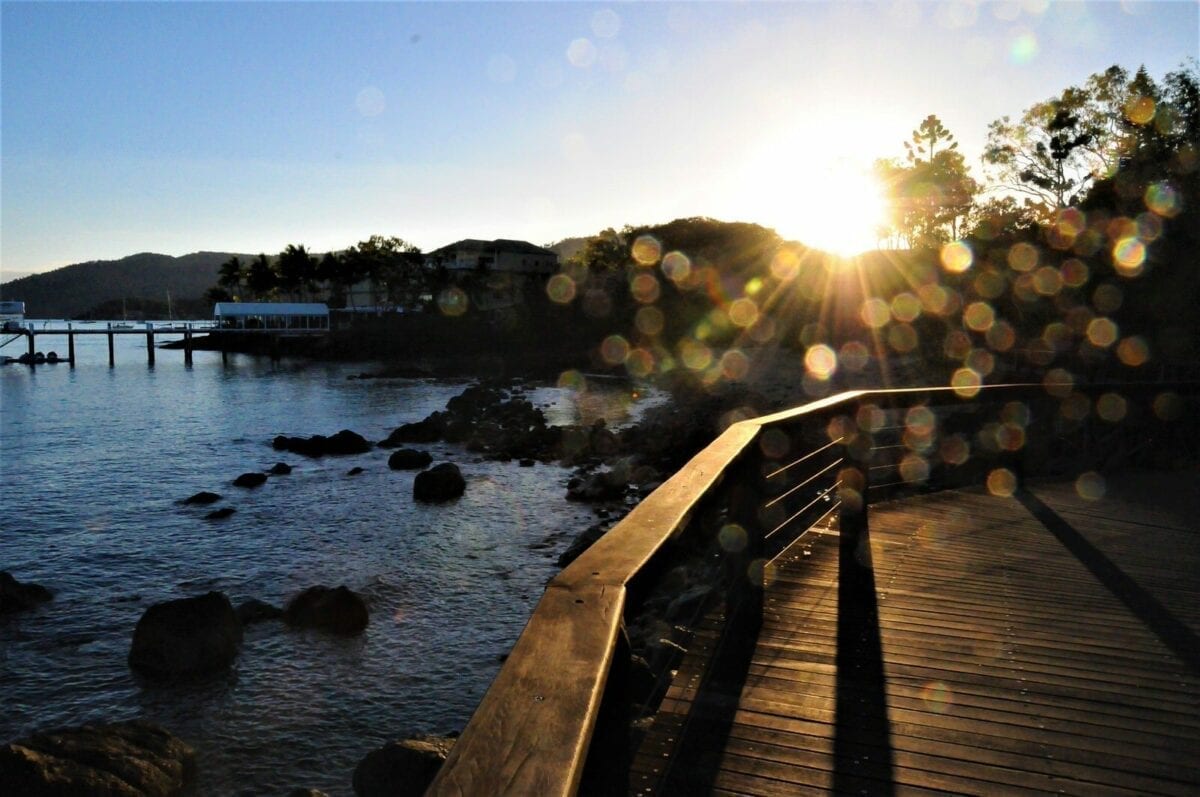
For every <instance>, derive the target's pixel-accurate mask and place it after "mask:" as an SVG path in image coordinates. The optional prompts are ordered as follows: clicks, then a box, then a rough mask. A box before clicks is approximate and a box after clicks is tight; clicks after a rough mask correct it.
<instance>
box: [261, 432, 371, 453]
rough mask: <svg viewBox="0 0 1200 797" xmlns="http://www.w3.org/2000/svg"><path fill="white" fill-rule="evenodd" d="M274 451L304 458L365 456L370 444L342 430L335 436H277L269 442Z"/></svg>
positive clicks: (357, 435)
mask: <svg viewBox="0 0 1200 797" xmlns="http://www.w3.org/2000/svg"><path fill="white" fill-rule="evenodd" d="M271 445H272V447H273V448H274V449H275V450H276V451H291V452H293V453H295V454H300V455H302V456H306V457H323V456H325V455H326V454H332V455H343V454H365V453H366V452H368V451H370V450H371V444H370V443H368V442H367V440H366V438H364V437H363V436H362V435H360V434H358V433H357V432H352V431H350V430H349V429H343V430H342V431H340V432H338V433H337V434H335V435H331V436H330V437H326V436H324V435H319V434H317V435H313V436H312V437H288V436H286V435H279V436H278V437H276V438H275V439H274V440H273V441H272V442H271Z"/></svg>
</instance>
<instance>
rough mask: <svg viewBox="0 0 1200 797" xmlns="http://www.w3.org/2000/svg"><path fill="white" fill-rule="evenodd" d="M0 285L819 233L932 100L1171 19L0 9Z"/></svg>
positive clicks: (957, 95) (1035, 73)
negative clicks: (356, 249) (507, 244)
mask: <svg viewBox="0 0 1200 797" xmlns="http://www.w3.org/2000/svg"><path fill="white" fill-rule="evenodd" d="M2 8H3V10H2V55H0V58H2V63H0V68H2V71H0V80H2V85H0V89H2V114H3V115H2V133H3V139H2V157H3V160H2V170H3V171H2V178H3V186H2V189H0V190H2V196H0V199H2V202H3V204H2V206H0V236H2V237H0V268H2V269H3V271H4V272H5V274H4V278H6V279H7V278H11V276H12V275H13V272H24V271H41V270H46V269H49V268H54V267H58V266H61V265H65V264H68V263H74V262H79V261H84V260H92V259H108V258H117V257H122V256H125V255H128V254H132V253H134V252H140V251H154V252H164V253H167V254H175V255H179V254H185V253H188V252H192V251H196V250H200V249H209V250H222V251H238V252H250V253H255V252H259V251H266V252H268V253H273V252H278V251H279V250H280V249H282V248H283V247H284V246H285V245H286V244H288V243H303V244H306V245H308V246H309V247H310V249H313V250H315V251H324V250H327V249H331V248H344V247H346V246H348V245H350V244H353V243H354V242H356V241H358V240H360V239H363V238H366V237H367V236H369V235H371V234H372V233H383V234H389V235H399V236H401V237H403V238H405V239H407V240H409V241H411V242H413V243H415V244H417V245H418V246H420V247H421V248H422V249H425V250H428V249H432V248H436V247H438V246H441V245H443V244H446V243H449V242H451V241H454V240H456V239H459V238H464V237H474V238H494V237H507V238H523V239H527V240H530V241H533V242H535V243H546V242H549V241H553V240H557V239H560V238H563V237H567V236H572V235H588V234H591V233H594V232H596V231H598V230H600V229H601V228H603V227H607V226H616V227H619V226H621V225H623V224H626V223H634V224H638V223H656V222H665V221H669V220H671V219H673V218H676V217H679V216H693V215H705V216H712V217H716V218H719V219H724V220H728V221H754V222H759V223H762V224H765V225H767V226H772V227H775V228H776V229H777V230H778V231H779V232H780V233H781V234H784V235H785V236H787V237H794V238H798V239H799V240H802V241H805V242H806V243H811V244H816V245H821V244H822V243H823V236H826V237H828V235H829V234H830V233H831V232H837V231H840V232H841V234H842V235H843V237H844V236H845V235H846V234H847V233H846V230H849V229H852V228H854V227H855V220H856V219H857V220H858V222H857V226H858V227H859V228H864V229H863V235H864V236H869V234H870V230H869V225H868V224H867V223H866V222H864V221H862V220H861V217H862V216H863V215H864V214H866V213H868V211H867V210H866V208H868V207H869V205H870V203H869V202H862V203H859V202H858V201H853V202H852V200H853V197H855V196H857V195H859V194H861V193H862V191H863V190H865V189H864V187H863V179H864V178H863V176H864V174H865V171H866V170H867V168H868V167H869V165H870V163H871V162H872V161H873V160H874V159H875V158H877V157H884V156H892V155H900V154H901V153H902V146H901V145H902V142H903V141H904V140H905V139H906V138H907V136H908V134H909V132H910V131H911V130H912V129H913V128H914V127H915V126H916V125H917V124H918V123H919V122H920V120H921V119H922V118H924V117H925V116H926V115H928V114H930V113H936V114H937V115H938V116H940V117H941V119H942V120H943V122H944V123H945V124H946V125H947V127H949V128H950V130H951V131H952V132H954V133H955V134H956V135H957V136H958V138H959V140H960V141H961V142H962V147H963V150H964V154H966V155H967V156H968V161H969V163H971V165H972V167H973V171H974V173H975V174H976V176H977V177H979V176H980V169H979V165H978V155H979V151H980V149H981V145H982V141H983V137H984V134H985V131H986V127H987V123H988V122H989V121H991V120H992V119H995V118H997V117H999V116H1001V115H1004V114H1012V115H1017V114H1019V113H1020V112H1021V110H1022V109H1023V108H1025V107H1027V106H1028V105H1030V104H1032V103H1033V102H1035V101H1038V100H1042V99H1046V98H1047V97H1049V96H1051V95H1053V94H1056V93H1057V92H1059V91H1060V90H1061V89H1062V88H1064V87H1065V86H1067V85H1070V84H1073V83H1080V82H1082V81H1083V80H1085V79H1086V78H1087V76H1088V75H1090V74H1092V73H1094V72H1097V71H1100V70H1102V69H1104V68H1105V67H1107V66H1109V65H1111V64H1114V63H1119V64H1121V65H1122V66H1125V67H1127V68H1130V69H1131V70H1132V69H1135V68H1136V67H1137V66H1138V65H1139V64H1145V65H1146V67H1147V68H1148V69H1149V70H1150V73H1151V74H1152V75H1153V76H1154V77H1155V78H1156V79H1158V78H1161V77H1162V75H1163V74H1165V73H1166V72H1167V71H1170V70H1172V69H1175V68H1177V67H1178V66H1179V65H1180V64H1181V62H1182V61H1183V60H1184V59H1185V58H1188V57H1196V56H1197V54H1198V48H1200V44H1198V40H1200V16H1198V9H1200V5H1198V4H1197V3H1196V2H1178V3H1168V2H1154V3H1115V2H1113V3H1050V4H1048V3H1046V2H1039V1H1038V0H1034V1H1033V2H1007V3H970V2H951V3H934V2H928V3H926V2H885V3H879V4H848V3H841V4H826V3H796V4H791V3H780V4H760V3H737V4H723V3H706V4H671V3H652V4H651V3H647V4H612V3H602V4H592V3H515V4H513V3H509V4H493V3H424V4H409V3H321V2H316V3H188V4H184V3H167V4H158V3H128V4H125V3H14V2H4V3H3V7H2Z"/></svg>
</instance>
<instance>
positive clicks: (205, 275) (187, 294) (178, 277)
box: [2, 252, 249, 318]
mask: <svg viewBox="0 0 1200 797" xmlns="http://www.w3.org/2000/svg"><path fill="white" fill-rule="evenodd" d="M239 256H240V257H242V258H244V259H249V256H247V255H239ZM230 257H233V255H232V254H231V253H229V252H195V253H193V254H190V255H184V256H182V257H172V256H170V255H159V254H154V253H152V252H142V253H140V254H136V255H130V256H129V257H123V258H121V259H120V260H94V261H91V262H89V263H76V264H75V265H73V266H64V267H63V268H59V269H55V270H54V271H47V272H45V273H43V274H34V275H32V276H29V277H24V278H22V279H17V280H13V281H12V282H6V283H4V286H3V289H2V294H3V296H4V298H5V299H9V300H15V301H23V302H25V310H26V314H27V315H28V316H29V317H30V318H78V317H82V316H84V315H95V313H93V312H92V311H94V310H96V309H97V308H99V307H100V306H102V305H103V306H104V310H105V311H108V312H104V311H101V312H100V314H101V315H106V316H107V317H110V318H111V317H113V316H114V315H116V314H117V313H115V310H116V309H118V308H120V307H121V304H122V302H124V303H125V304H126V305H127V307H128V309H129V311H130V313H133V312H134V311H135V308H139V309H142V308H144V311H145V312H147V313H150V314H152V315H164V314H165V313H164V312H162V311H165V309H166V304H167V294H168V293H170V295H171V301H172V303H173V304H174V305H175V307H176V309H177V312H176V313H175V315H177V316H180V315H183V314H187V315H192V314H194V313H195V308H196V307H197V306H198V305H197V304H196V303H197V302H199V301H200V300H201V299H202V297H203V296H204V292H205V291H207V290H208V289H209V288H211V287H212V286H213V285H215V284H216V281H217V271H218V269H219V268H220V265H221V263H223V262H225V261H226V260H228V259H229V258H230ZM159 305H161V308H162V310H161V311H158V312H154V310H152V308H154V309H157V308H158V306H159ZM185 308H187V309H188V310H190V311H191V312H187V313H185V312H184V309H185ZM207 314H208V313H207V312H205V313H204V315H207Z"/></svg>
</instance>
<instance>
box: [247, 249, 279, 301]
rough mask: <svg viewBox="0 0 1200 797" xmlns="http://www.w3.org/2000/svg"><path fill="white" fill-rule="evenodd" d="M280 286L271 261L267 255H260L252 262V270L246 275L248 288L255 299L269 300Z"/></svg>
mask: <svg viewBox="0 0 1200 797" xmlns="http://www.w3.org/2000/svg"><path fill="white" fill-rule="evenodd" d="M278 284H279V279H278V276H277V275H276V274H275V270H274V269H273V268H271V261H270V259H269V258H268V257H267V256H266V255H265V254H260V255H259V256H258V257H256V258H254V260H253V261H251V263H250V268H249V269H248V270H247V273H246V288H247V289H248V290H249V291H250V294H251V295H252V296H254V298H256V299H259V300H262V299H267V298H269V297H270V295H271V294H272V293H273V292H274V291H275V289H276V287H277V285H278Z"/></svg>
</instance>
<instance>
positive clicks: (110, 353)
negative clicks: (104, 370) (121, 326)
mask: <svg viewBox="0 0 1200 797" xmlns="http://www.w3.org/2000/svg"><path fill="white" fill-rule="evenodd" d="M116 364H117V358H116V357H114V356H113V333H112V322H111V321H109V322H108V367H109V368H112V367H113V366H115V365H116Z"/></svg>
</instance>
